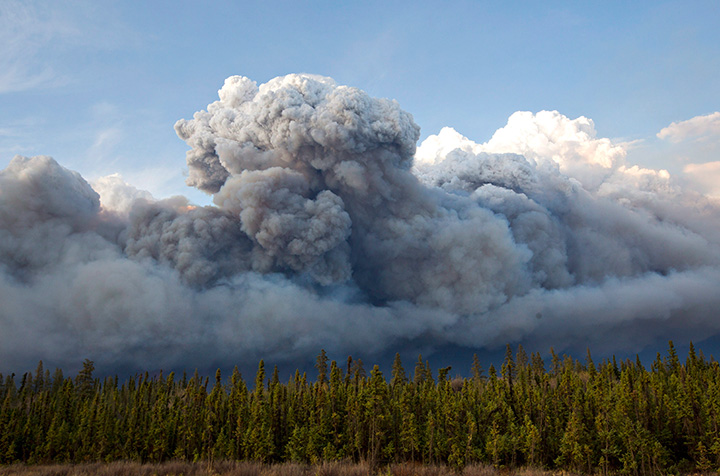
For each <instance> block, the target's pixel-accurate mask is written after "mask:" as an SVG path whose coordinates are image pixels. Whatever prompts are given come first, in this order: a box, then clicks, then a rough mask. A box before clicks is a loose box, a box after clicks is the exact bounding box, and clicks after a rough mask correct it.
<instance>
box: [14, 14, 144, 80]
mask: <svg viewBox="0 0 720 476" xmlns="http://www.w3.org/2000/svg"><path fill="white" fill-rule="evenodd" d="M104 7H106V8H97V7H96V6H95V5H93V4H92V3H91V2H85V1H84V0H80V1H73V2H62V3H61V2H52V1H45V0H27V1H19V0H3V1H2V2H0V44H2V48H0V94H5V93H12V92H19V91H27V90H31V89H37V88H48V87H56V86H60V85H63V84H67V83H68V82H70V81H71V77H70V76H71V73H69V72H67V71H66V69H67V68H66V67H65V65H64V63H63V61H64V60H63V59H64V58H65V56H66V54H67V53H68V52H70V51H73V50H77V49H82V50H83V51H85V50H88V49H89V50H97V49H108V48H117V47H126V46H127V45H128V44H129V42H131V41H134V40H128V39H132V38H136V37H137V35H133V34H130V32H129V31H127V30H128V28H127V26H126V25H124V24H122V22H119V21H118V20H117V18H113V15H112V11H113V9H112V8H110V5H105V6H104Z"/></svg>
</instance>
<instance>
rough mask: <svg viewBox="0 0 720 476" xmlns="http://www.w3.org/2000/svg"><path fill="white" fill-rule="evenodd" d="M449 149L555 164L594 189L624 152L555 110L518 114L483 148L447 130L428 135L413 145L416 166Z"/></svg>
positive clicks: (585, 123)
mask: <svg viewBox="0 0 720 476" xmlns="http://www.w3.org/2000/svg"><path fill="white" fill-rule="evenodd" d="M454 149H462V150H463V151H465V152H472V153H474V154H479V153H481V152H486V153H489V154H504V153H511V154H519V155H522V156H524V157H525V158H526V159H529V160H530V161H533V162H535V163H537V164H557V166H559V168H560V170H561V171H562V172H563V173H564V174H566V175H568V176H570V177H573V178H574V179H576V180H579V181H580V182H581V183H582V184H583V185H584V186H585V187H587V188H589V189H596V188H597V187H598V186H600V184H601V183H602V182H603V181H604V180H605V179H606V178H607V177H608V176H609V175H611V174H612V173H613V171H615V170H617V169H618V168H620V167H622V166H624V165H625V157H626V150H625V148H624V147H623V145H621V144H615V143H613V142H612V141H611V140H610V139H607V138H598V137H597V133H596V132H595V125H594V123H593V121H592V120H591V119H588V118H586V117H584V116H581V117H578V118H577V119H570V118H569V117H567V116H564V115H563V114H560V113H559V112H558V111H540V112H538V113H537V114H533V113H532V112H529V111H518V112H516V113H514V114H512V115H511V116H510V118H509V119H508V122H507V124H506V125H505V126H504V127H502V128H500V129H498V130H497V131H496V132H495V134H493V136H492V138H491V139H490V140H489V141H487V142H485V143H484V144H476V143H475V142H473V141H472V140H470V139H468V138H466V137H464V136H462V135H461V134H459V133H458V132H456V131H455V130H454V129H452V128H450V127H445V128H443V129H442V130H441V131H440V133H439V134H438V135H431V136H430V137H428V138H427V139H426V140H425V141H423V143H422V144H421V145H420V147H418V150H417V153H416V154H415V159H416V161H417V162H418V163H426V164H434V163H437V162H440V161H442V160H443V159H444V158H445V157H446V156H447V153H448V152H450V151H451V150H454Z"/></svg>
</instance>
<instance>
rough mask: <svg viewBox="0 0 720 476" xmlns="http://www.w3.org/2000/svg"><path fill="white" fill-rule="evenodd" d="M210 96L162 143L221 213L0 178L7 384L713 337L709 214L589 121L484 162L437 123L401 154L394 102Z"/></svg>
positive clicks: (508, 131)
mask: <svg viewBox="0 0 720 476" xmlns="http://www.w3.org/2000/svg"><path fill="white" fill-rule="evenodd" d="M219 98H220V99H219V100H218V101H216V102H214V103H212V104H210V105H209V106H208V107H207V110H205V111H200V112H198V113H196V114H195V116H194V118H193V119H191V120H181V121H178V123H177V124H176V125H175V129H176V131H177V133H178V135H179V136H180V138H182V139H183V140H185V141H186V142H187V143H188V145H189V146H190V150H189V151H188V153H187V164H188V167H189V176H188V180H187V182H188V184H189V185H192V186H195V187H198V188H199V189H201V190H203V191H205V192H207V193H211V194H213V195H214V197H213V201H214V206H212V207H194V206H192V205H191V204H189V203H188V202H187V200H185V199H183V198H182V197H174V198H171V199H166V200H155V199H153V198H152V197H151V196H149V195H147V194H145V193H143V192H140V191H138V190H136V189H135V188H133V187H131V186H129V185H127V184H125V183H124V182H123V181H122V180H121V179H120V178H119V177H112V176H111V177H108V178H105V179H101V180H99V181H97V182H96V184H95V189H96V190H97V191H98V192H99V194H98V193H97V192H96V191H95V190H93V188H92V187H91V186H90V185H89V184H88V183H87V182H85V181H84V180H83V179H82V178H81V177H80V176H79V175H78V174H76V173H74V172H70V171H68V170H66V169H64V168H63V167H61V166H60V165H58V164H57V163H56V162H55V161H53V160H52V159H50V158H47V157H34V158H25V157H16V158H15V159H13V161H12V162H11V163H10V165H9V166H8V168H7V169H5V170H4V171H1V172H0V302H2V304H3V305H2V306H1V307H0V325H2V329H3V332H2V333H0V348H2V349H3V351H2V352H3V356H2V357H3V362H4V364H3V365H4V366H5V367H7V368H12V367H14V366H18V365H29V363H30V362H32V361H33V360H38V359H40V358H43V359H46V360H48V359H51V358H54V359H55V361H56V362H57V363H59V364H63V363H66V362H74V361H79V360H81V359H82V358H84V357H87V356H90V357H91V358H94V359H95V360H97V361H99V362H101V363H105V364H117V365H131V366H137V367H143V366H146V364H145V362H147V361H148V359H152V361H153V362H154V364H156V365H159V366H165V367H169V366H180V365H190V366H202V365H205V364H210V363H218V362H220V363H222V362H226V363H228V364H231V363H232V362H233V360H234V359H241V358H256V357H267V358H274V359H276V360H289V359H293V358H296V357H298V356H300V357H307V356H311V355H314V354H316V353H317V351H318V349H319V348H321V347H324V348H326V349H327V350H329V351H334V352H337V353H350V352H354V351H357V350H363V351H365V352H383V351H394V350H396V349H395V348H394V346H397V345H400V343H404V344H407V343H408V342H410V343H412V342H413V341H418V342H419V341H422V342H424V343H425V344H426V343H427V342H433V343H434V345H437V346H440V345H462V346H469V347H484V346H497V345H502V344H504V343H505V342H508V341H513V342H514V341H528V340H534V341H535V342H542V343H549V344H552V345H555V346H556V347H557V348H562V347H563V346H564V345H569V343H570V342H574V343H577V345H578V346H584V345H586V344H588V343H591V342H593V343H596V344H598V345H600V344H602V345H603V346H604V347H606V348H608V349H610V350H618V349H628V348H635V349H636V350H637V347H638V346H643V345H647V344H650V343H652V342H653V340H654V339H664V338H667V337H668V336H671V335H672V334H673V333H674V332H676V330H677V328H679V327H681V325H682V329H683V333H684V334H683V335H687V336H689V337H693V338H696V339H697V338H701V337H705V336H707V335H708V334H709V335H713V334H716V333H717V332H718V330H719V329H718V326H719V324H718V322H717V319H716V315H715V309H718V307H719V305H720V296H718V294H717V293H716V292H715V291H714V290H716V289H717V287H718V285H720V226H719V225H720V219H719V218H720V214H719V213H718V212H719V210H718V207H717V205H716V203H715V202H713V201H712V200H709V199H707V198H705V197H703V196H701V195H699V194H697V193H692V192H688V191H684V190H683V189H682V188H681V187H680V186H679V185H677V184H676V183H674V182H673V180H672V177H670V175H669V174H668V173H667V172H666V171H656V170H648V169H641V168H639V167H637V166H632V165H630V164H627V163H626V156H625V150H624V149H623V147H622V146H620V145H616V144H613V143H612V141H610V140H609V139H604V138H597V137H596V133H595V129H594V126H593V124H592V121H590V120H589V119H586V118H583V117H581V118H578V119H575V120H571V119H569V118H567V117H565V116H563V115H561V114H559V113H558V112H547V111H542V112H540V113H538V114H535V115H533V114H531V113H524V112H523V113H516V114H514V115H513V116H511V118H510V120H509V121H508V124H507V125H506V126H505V127H504V128H502V129H500V130H499V131H498V132H497V133H496V134H495V135H494V136H493V137H492V138H491V139H490V140H489V141H488V142H487V143H485V144H477V143H475V142H473V141H472V140H470V139H468V138H465V137H463V136H461V135H460V134H458V133H457V132H455V131H453V130H452V129H449V128H446V129H443V130H442V131H441V132H440V134H439V135H437V136H431V137H429V138H428V139H427V140H425V141H424V142H423V144H422V145H421V147H420V148H419V149H418V150H417V151H416V143H417V140H418V138H419V127H418V126H417V125H416V124H415V123H414V122H413V119H412V116H411V115H410V114H408V113H406V112H405V111H403V110H402V109H401V108H400V107H399V105H398V104H397V103H396V102H394V101H390V100H386V99H376V98H372V97H370V96H368V95H367V94H366V93H364V92H363V91H360V90H358V89H355V88H351V87H347V86H339V85H336V84H335V83H334V82H333V81H332V80H331V79H329V78H323V77H317V76H308V75H289V76H285V77H281V78H276V79H274V80H272V81H270V82H268V83H266V84H263V85H260V86H257V85H256V84H255V83H254V82H252V81H251V80H249V79H247V78H242V77H238V76H235V77H231V78H228V79H227V80H226V81H225V84H224V86H223V87H222V89H221V90H220V91H219Z"/></svg>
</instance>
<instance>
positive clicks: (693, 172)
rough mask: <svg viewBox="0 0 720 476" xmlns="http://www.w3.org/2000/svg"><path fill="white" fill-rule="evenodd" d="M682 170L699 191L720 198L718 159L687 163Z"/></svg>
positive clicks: (719, 166)
mask: <svg viewBox="0 0 720 476" xmlns="http://www.w3.org/2000/svg"><path fill="white" fill-rule="evenodd" d="M683 172H684V173H685V177H686V178H687V179H688V180H690V181H692V182H693V183H694V184H695V186H696V187H697V188H698V189H699V191H701V192H703V193H705V194H706V195H709V196H711V197H716V198H720V161H715V162H707V163H704V164H687V165H686V166H685V167H684V168H683Z"/></svg>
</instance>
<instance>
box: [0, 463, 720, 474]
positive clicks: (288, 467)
mask: <svg viewBox="0 0 720 476" xmlns="http://www.w3.org/2000/svg"><path fill="white" fill-rule="evenodd" d="M370 473H371V471H370V466H369V465H368V464H366V463H349V462H324V463H320V464H317V465H303V464H297V463H284V464H275V465H263V464H260V463H251V462H244V461H215V462H212V463H210V462H200V463H188V462H183V461H169V462H166V463H160V464H140V463H135V462H129V461H118V462H114V463H86V464H52V465H22V464H15V465H10V466H0V476H369V475H370ZM377 474H379V475H381V476H576V475H575V474H574V473H568V472H566V471H554V472H553V471H545V470H541V469H536V468H519V469H514V470H508V469H504V468H503V469H496V468H494V467H493V466H489V465H482V464H473V465H469V466H466V467H465V468H464V469H463V470H462V472H460V473H458V472H457V471H455V470H453V469H452V468H450V467H448V466H441V465H421V464H412V463H405V464H392V465H389V466H387V467H384V468H380V469H379V470H378V472H377ZM717 474H718V473H695V474H693V475H688V476H711V475H715V476H717Z"/></svg>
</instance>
